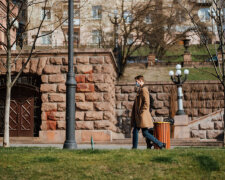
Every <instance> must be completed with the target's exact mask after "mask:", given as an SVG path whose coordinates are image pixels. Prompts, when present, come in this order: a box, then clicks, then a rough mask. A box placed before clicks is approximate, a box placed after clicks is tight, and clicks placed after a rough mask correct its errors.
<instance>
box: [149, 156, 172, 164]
mask: <svg viewBox="0 0 225 180" xmlns="http://www.w3.org/2000/svg"><path fill="white" fill-rule="evenodd" d="M151 161H152V162H157V163H173V162H175V160H174V159H173V158H172V157H153V158H152V159H151Z"/></svg>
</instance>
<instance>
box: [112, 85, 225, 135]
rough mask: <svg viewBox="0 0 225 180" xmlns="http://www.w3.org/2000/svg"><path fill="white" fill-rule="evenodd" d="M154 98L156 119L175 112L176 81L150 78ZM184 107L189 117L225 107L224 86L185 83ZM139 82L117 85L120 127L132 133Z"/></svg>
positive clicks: (190, 119)
mask: <svg viewBox="0 0 225 180" xmlns="http://www.w3.org/2000/svg"><path fill="white" fill-rule="evenodd" d="M145 86H147V87H148V89H149V91H150V92H151V95H152V97H153V98H154V109H153V111H152V116H153V118H154V120H155V121H163V119H164V118H166V117H169V115H171V116H173V115H174V113H175V112H176V109H175V108H173V107H176V106H177V103H176V96H177V95H176V92H177V91H176V86H175V85H174V84H172V82H171V83H170V82H146V83H145ZM183 94H184V101H183V104H184V110H185V112H186V113H187V115H188V116H189V121H192V120H195V119H197V118H199V117H201V116H204V115H207V114H210V113H212V112H214V111H216V110H218V109H221V108H223V107H224V100H223V98H224V96H223V87H222V85H221V84H219V82H218V81H201V82H195V81H192V82H191V81H189V82H186V83H185V84H184V85H183ZM135 96H136V93H135V84H134V83H133V84H132V83H121V82H120V83H118V84H117V85H116V114H117V120H118V126H119V128H120V131H121V132H123V133H125V134H126V137H130V134H131V133H130V129H131V128H130V116H131V110H132V105H133V101H134V99H135Z"/></svg>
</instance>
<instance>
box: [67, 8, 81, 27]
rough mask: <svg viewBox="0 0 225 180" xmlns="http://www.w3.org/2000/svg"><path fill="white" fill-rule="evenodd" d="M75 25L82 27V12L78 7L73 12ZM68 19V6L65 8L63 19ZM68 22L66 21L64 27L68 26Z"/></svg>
mask: <svg viewBox="0 0 225 180" xmlns="http://www.w3.org/2000/svg"><path fill="white" fill-rule="evenodd" d="M73 13H74V14H73V15H74V18H73V24H74V25H77V26H79V25H80V11H79V9H78V6H74V11H73ZM67 18H68V9H67V7H66V6H64V11H63V19H64V20H65V19H67ZM68 22H69V21H68V20H66V21H65V22H64V23H63V25H68Z"/></svg>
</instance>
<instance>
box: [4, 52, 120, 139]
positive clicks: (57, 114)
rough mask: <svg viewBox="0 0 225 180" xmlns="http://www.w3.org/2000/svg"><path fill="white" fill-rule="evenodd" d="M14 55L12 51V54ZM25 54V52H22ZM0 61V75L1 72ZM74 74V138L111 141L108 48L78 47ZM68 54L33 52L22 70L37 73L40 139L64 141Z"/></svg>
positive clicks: (110, 58)
mask: <svg viewBox="0 0 225 180" xmlns="http://www.w3.org/2000/svg"><path fill="white" fill-rule="evenodd" d="M13 55H14V56H15V55H17V54H16V53H15V54H13ZM22 56H23V57H27V54H26V53H24V54H22ZM1 57H2V61H0V62H1V63H0V70H1V74H5V72H6V71H5V68H4V65H3V63H2V62H5V61H6V60H5V58H4V55H2V56H1ZM24 60H25V59H24V58H19V59H18V60H17V61H16V63H15V64H13V69H12V73H16V72H18V71H19V70H20V68H21V66H22V64H23V62H24ZM74 65H75V66H74V67H75V68H74V70H75V73H76V81H77V89H76V115H75V117H76V139H77V142H90V139H91V136H93V137H94V140H95V141H111V139H112V132H116V130H117V128H116V125H115V124H116V119H115V110H114V109H115V93H114V92H115V84H116V77H117V74H116V68H117V67H116V64H115V61H114V57H113V54H112V52H111V51H104V50H98V49H92V50H85V51H82V50H78V51H75V56H74ZM67 69H68V55H67V52H66V51H57V52H56V51H52V52H47V53H46V52H44V53H41V52H38V53H37V52H36V53H34V55H33V58H32V59H31V61H30V62H29V64H28V65H27V67H26V68H25V69H24V71H23V73H24V74H28V73H29V74H37V75H39V76H41V81H42V82H41V87H40V92H41V94H42V95H41V100H42V105H41V111H42V114H41V119H42V124H41V131H40V133H39V136H40V139H42V140H43V142H52V143H54V142H64V140H65V127H66V121H65V119H66V118H65V111H66V103H65V101H66V85H65V82H66V72H67Z"/></svg>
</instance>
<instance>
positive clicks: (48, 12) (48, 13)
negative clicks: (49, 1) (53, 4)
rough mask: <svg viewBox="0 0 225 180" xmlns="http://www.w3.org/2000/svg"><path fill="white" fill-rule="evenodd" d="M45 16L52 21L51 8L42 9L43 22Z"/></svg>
mask: <svg viewBox="0 0 225 180" xmlns="http://www.w3.org/2000/svg"><path fill="white" fill-rule="evenodd" d="M44 14H45V19H46V20H50V19H51V8H49V7H46V8H42V9H41V20H42V19H43V18H44Z"/></svg>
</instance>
